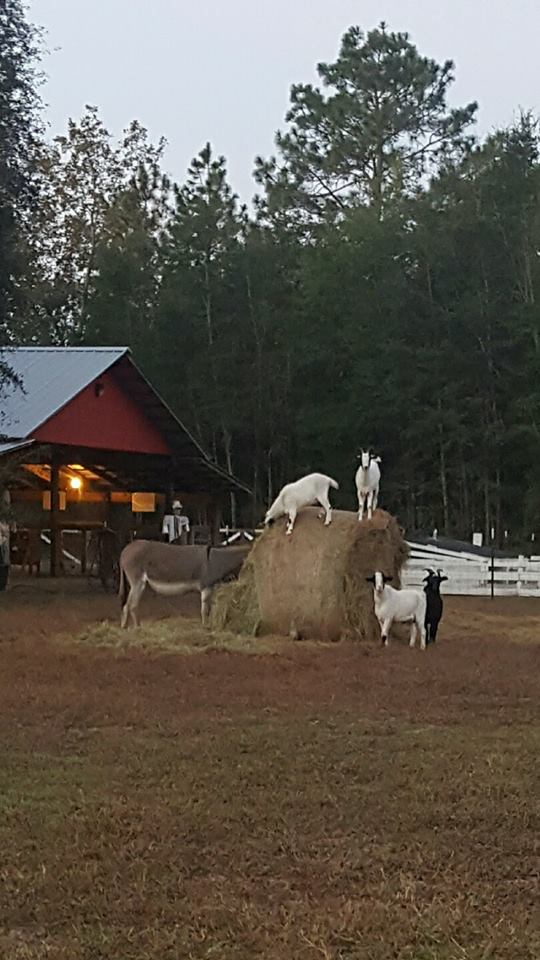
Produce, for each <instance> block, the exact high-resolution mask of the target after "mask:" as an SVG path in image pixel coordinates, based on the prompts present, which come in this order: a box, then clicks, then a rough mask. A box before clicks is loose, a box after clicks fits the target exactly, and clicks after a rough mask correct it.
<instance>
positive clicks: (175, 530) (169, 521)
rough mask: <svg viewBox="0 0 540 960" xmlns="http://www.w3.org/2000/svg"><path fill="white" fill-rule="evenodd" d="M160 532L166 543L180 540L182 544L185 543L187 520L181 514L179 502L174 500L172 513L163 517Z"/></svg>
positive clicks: (187, 528)
mask: <svg viewBox="0 0 540 960" xmlns="http://www.w3.org/2000/svg"><path fill="white" fill-rule="evenodd" d="M161 532H162V534H163V539H164V540H166V541H167V542H168V543H172V542H173V540H181V542H182V543H186V542H187V535H188V533H189V518H188V517H186V516H185V515H184V514H183V513H182V504H181V503H180V500H174V502H173V505H172V513H166V514H165V516H164V517H163V526H162V528H161Z"/></svg>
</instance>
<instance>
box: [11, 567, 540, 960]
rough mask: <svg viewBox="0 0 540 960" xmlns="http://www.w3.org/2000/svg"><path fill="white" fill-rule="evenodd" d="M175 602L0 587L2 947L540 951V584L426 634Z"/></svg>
mask: <svg viewBox="0 0 540 960" xmlns="http://www.w3.org/2000/svg"><path fill="white" fill-rule="evenodd" d="M195 606H196V605H195ZM174 609H176V608H174V607H173V606H172V605H170V604H168V603H166V604H165V605H164V604H163V603H162V602H157V601H152V602H148V603H143V609H142V615H143V618H146V621H147V623H148V624H149V627H148V628H147V629H146V633H145V628H144V627H143V628H142V629H141V632H140V633H139V634H138V635H137V636H136V635H132V641H133V642H132V643H130V644H127V645H125V644H123V645H121V646H119V645H118V636H117V634H116V633H115V631H114V629H112V630H111V629H110V628H109V627H107V626H106V625H103V624H100V621H103V620H105V619H106V618H108V617H111V616H116V613H117V611H116V601H115V598H110V597H105V596H104V595H102V594H101V593H100V592H99V591H98V590H94V591H88V589H87V588H86V589H83V587H82V586H80V587H79V590H78V591H77V590H75V588H74V587H73V585H70V586H69V587H66V592H65V594H63V593H62V588H60V592H58V588H57V590H56V592H51V591H50V589H47V588H45V587H44V588H42V589H36V588H35V587H34V588H30V587H29V586H23V587H20V588H17V587H16V588H15V589H13V590H12V591H11V592H9V593H7V594H5V595H4V596H3V597H2V599H1V603H0V655H1V657H2V671H1V676H0V686H1V688H0V749H1V755H0V808H1V816H0V877H1V884H0V957H1V958H2V960H4V958H5V960H38V958H39V960H41V958H54V960H56V958H58V960H60V958H61V960H173V958H174V960H177V958H178V960H184V958H186V960H206V958H208V960H210V958H212V960H252V958H261V960H262V958H265V960H266V958H267V960H285V958H287V960H317V958H318V960H340V958H343V960H488V958H494V960H538V958H539V957H540V907H539V895H538V894H539V859H538V854H539V846H538V838H539V829H538V828H539V822H538V809H539V801H538V793H539V791H538V787H539V776H538V756H539V752H540V706H539V705H540V669H539V668H540V643H539V642H538V640H539V639H540V603H538V602H537V601H532V600H531V601H526V600H506V601H502V600H500V601H495V602H491V601H489V600H473V599H469V598H465V599H457V598H449V599H448V601H447V606H446V613H445V621H444V623H443V626H442V628H441V634H440V642H439V641H438V643H437V645H436V647H435V648H432V649H429V650H428V651H427V653H425V654H422V653H421V652H420V651H419V650H415V651H410V650H409V649H407V648H406V646H405V645H404V644H403V643H402V642H400V641H399V639H398V640H396V641H395V642H394V643H393V644H392V645H391V646H390V647H389V649H388V650H382V649H378V648H367V649H366V648H363V647H361V646H354V645H345V644H343V645H334V646H327V647H324V646H321V645H309V644H304V643H297V644H293V643H291V642H289V641H287V642H285V641H276V640H274V641H272V640H269V641H264V645H262V646H261V649H262V651H264V652H258V648H257V646H256V643H257V642H256V641H255V642H253V643H252V644H251V645H250V646H249V648H248V653H249V655H247V654H246V653H244V652H242V649H241V644H240V643H239V642H238V639H237V638H234V637H230V636H228V637H227V636H226V637H222V638H219V637H215V636H214V637H206V636H205V635H204V634H202V632H201V630H200V628H199V627H198V625H197V623H196V622H195V621H194V622H192V623H190V622H189V621H187V622H186V621H185V620H157V618H158V617H160V616H162V615H164V614H167V613H170V612H171V611H172V610H174ZM192 609H193V607H190V606H189V604H188V606H187V607H186V608H185V610H186V612H188V613H189V612H190V611H191V610H192ZM175 638H176V639H177V642H179V644H180V652H174V644H175ZM111 641H112V643H111ZM188 654H189V655H188Z"/></svg>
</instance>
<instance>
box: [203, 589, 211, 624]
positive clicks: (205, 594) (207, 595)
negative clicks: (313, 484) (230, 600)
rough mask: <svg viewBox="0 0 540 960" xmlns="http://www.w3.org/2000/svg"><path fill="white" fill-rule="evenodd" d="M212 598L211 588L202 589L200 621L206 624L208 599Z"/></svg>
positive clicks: (208, 606)
mask: <svg viewBox="0 0 540 960" xmlns="http://www.w3.org/2000/svg"><path fill="white" fill-rule="evenodd" d="M211 597H212V587H203V589H202V590H201V620H202V622H203V624H206V622H207V620H208V614H209V613H210V599H211Z"/></svg>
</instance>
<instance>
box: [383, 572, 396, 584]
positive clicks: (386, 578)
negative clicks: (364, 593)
mask: <svg viewBox="0 0 540 960" xmlns="http://www.w3.org/2000/svg"><path fill="white" fill-rule="evenodd" d="M393 579H394V578H393V577H387V576H386V574H385V573H383V580H384V582H385V583H390V581H391V580H393Z"/></svg>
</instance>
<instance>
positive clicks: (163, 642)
mask: <svg viewBox="0 0 540 960" xmlns="http://www.w3.org/2000/svg"><path fill="white" fill-rule="evenodd" d="M61 639H62V640H63V641H64V642H66V643H70V644H71V643H75V644H80V645H85V646H92V647H109V648H110V647H113V648H116V649H118V650H122V651H125V650H130V649H133V650H143V651H146V652H148V653H156V654H166V653H180V654H187V655H191V654H194V653H204V652H205V651H210V650H229V651H236V652H238V653H275V652H277V651H278V650H279V648H280V647H281V646H282V645H283V640H282V638H277V637H273V638H272V637H267V638H265V641H264V642H261V641H255V640H254V639H253V638H251V639H250V638H249V637H247V636H245V635H242V636H241V635H239V634H238V633H234V632H233V631H232V630H207V629H206V628H205V627H203V626H202V624H201V623H200V622H199V621H197V620H190V619H187V618H185V617H178V618H174V619H169V620H158V621H148V622H146V623H143V624H141V626H139V627H135V628H133V629H129V630H122V629H121V628H120V627H119V626H117V625H116V624H113V623H109V622H107V621H103V622H102V623H99V624H96V625H92V626H89V627H87V628H86V629H85V630H82V631H81V632H80V633H78V634H76V635H75V636H73V635H71V636H64V637H62V638H61Z"/></svg>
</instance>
